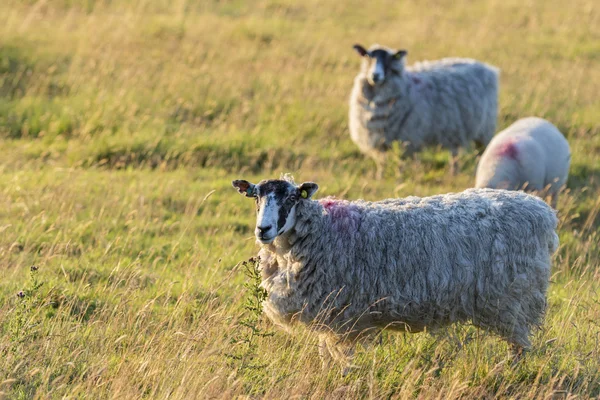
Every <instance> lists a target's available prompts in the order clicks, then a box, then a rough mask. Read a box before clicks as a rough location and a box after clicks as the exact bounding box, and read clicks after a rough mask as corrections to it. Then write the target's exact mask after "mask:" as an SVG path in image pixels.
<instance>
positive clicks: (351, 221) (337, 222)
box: [319, 197, 361, 232]
mask: <svg viewBox="0 0 600 400" xmlns="http://www.w3.org/2000/svg"><path fill="white" fill-rule="evenodd" d="M319 203H321V205H322V206H323V208H324V209H325V211H326V212H327V214H328V215H329V218H330V220H331V224H332V225H333V226H334V227H335V228H336V229H337V230H338V231H340V232H342V231H350V232H354V231H356V230H358V227H359V226H360V219H361V213H360V209H359V208H358V207H357V206H356V205H354V204H352V203H350V202H349V201H347V200H338V199H336V198H334V197H325V198H324V199H321V200H319Z"/></svg>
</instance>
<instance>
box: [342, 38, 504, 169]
mask: <svg viewBox="0 0 600 400" xmlns="http://www.w3.org/2000/svg"><path fill="white" fill-rule="evenodd" d="M354 49H355V50H356V51H357V52H358V54H359V55H361V56H362V60H363V61H362V67H361V71H360V73H359V74H358V75H357V76H356V78H355V79H354V87H353V89H352V93H351V95H350V112H349V125H350V136H351V138H352V140H353V141H354V142H355V143H356V144H357V145H358V147H359V148H360V150H361V151H362V152H363V153H365V154H367V155H369V156H371V157H373V158H374V159H375V162H376V163H377V165H378V173H379V175H380V174H381V172H382V168H383V163H384V160H385V152H386V151H387V150H388V149H389V148H390V147H391V145H392V143H393V142H400V144H401V145H402V146H403V147H404V149H405V152H406V153H407V154H412V153H414V152H417V151H420V150H421V149H423V148H424V147H428V146H436V145H441V146H442V147H444V148H446V149H448V150H450V152H451V154H452V157H451V164H450V169H451V171H452V172H453V173H455V172H456V170H457V169H456V156H457V154H458V150H459V148H462V147H466V146H468V145H469V143H470V142H475V143H476V144H477V145H478V146H479V147H480V148H485V147H486V146H487V144H488V143H489V141H490V140H491V139H492V136H494V133H495V131H496V119H497V115H498V86H499V84H498V75H499V71H498V69H497V68H495V67H492V66H490V65H487V64H484V63H481V62H478V61H476V60H472V59H466V58H445V59H441V60H438V61H429V62H428V61H425V62H421V63H417V64H415V65H412V66H409V67H406V66H405V59H406V55H407V52H406V51H405V50H394V49H390V48H387V47H383V46H379V45H373V46H371V47H370V48H369V49H368V50H367V49H365V48H364V47H362V46H361V45H359V44H357V45H355V46H354Z"/></svg>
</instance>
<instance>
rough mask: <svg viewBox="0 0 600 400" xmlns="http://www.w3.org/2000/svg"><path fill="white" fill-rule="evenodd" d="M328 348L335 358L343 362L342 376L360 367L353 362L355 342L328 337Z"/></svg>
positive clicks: (340, 362) (338, 361)
mask: <svg viewBox="0 0 600 400" xmlns="http://www.w3.org/2000/svg"><path fill="white" fill-rule="evenodd" d="M326 341H327V348H328V349H329V351H330V353H331V356H332V357H333V359H334V360H335V361H336V362H337V363H339V364H341V366H342V376H346V375H348V374H349V373H351V372H352V371H354V370H357V369H358V367H357V366H355V365H354V364H352V360H353V359H354V344H353V343H346V342H343V341H340V340H339V338H336V337H327V338H326Z"/></svg>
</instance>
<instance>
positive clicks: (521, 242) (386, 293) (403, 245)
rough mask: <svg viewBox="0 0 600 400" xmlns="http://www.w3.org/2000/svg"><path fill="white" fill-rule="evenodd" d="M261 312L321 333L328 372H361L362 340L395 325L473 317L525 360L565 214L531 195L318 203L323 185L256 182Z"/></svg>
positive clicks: (241, 186)
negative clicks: (263, 294) (355, 364)
mask: <svg viewBox="0 0 600 400" xmlns="http://www.w3.org/2000/svg"><path fill="white" fill-rule="evenodd" d="M232 184H233V186H234V187H235V188H236V189H237V190H238V192H239V193H241V194H243V195H245V196H247V197H251V198H254V199H255V201H256V207H257V208H256V209H257V219H256V228H255V231H254V233H255V236H256V240H257V242H258V244H259V245H260V247H261V249H260V251H259V254H258V255H259V259H260V264H259V269H260V270H261V275H262V284H261V285H262V287H264V288H265V289H266V291H267V293H268V297H267V299H266V300H265V302H264V303H263V311H264V312H265V314H266V315H267V316H268V318H269V319H270V320H271V321H273V322H274V323H275V324H276V325H279V326H280V327H282V328H284V329H286V330H291V328H292V326H293V324H294V323H295V322H300V323H302V324H305V325H307V326H309V327H310V328H311V329H313V330H314V331H316V333H317V334H318V336H319V354H320V356H321V359H322V361H323V365H324V367H325V366H327V365H329V363H330V361H335V362H337V363H339V364H341V365H342V367H343V371H344V372H347V371H349V370H351V369H352V364H351V360H352V354H353V349H354V345H355V344H356V343H357V341H359V340H361V339H365V340H368V339H369V338H370V337H372V335H371V334H372V333H375V332H378V331H379V330H381V329H385V328H389V329H395V330H399V331H408V332H419V331H423V330H425V329H427V330H431V329H435V328H441V327H444V326H447V325H450V324H452V323H455V322H470V323H472V324H473V325H475V326H478V327H480V328H483V329H485V330H488V331H490V332H493V333H496V334H498V335H499V336H501V337H502V338H504V339H505V340H506V341H507V342H508V343H510V344H511V345H512V348H513V350H514V351H515V352H516V353H518V354H520V353H521V352H522V351H523V350H524V349H527V348H529V346H530V341H529V335H530V330H531V329H532V328H533V327H536V326H539V325H540V324H541V322H542V319H543V316H544V312H545V308H546V290H547V288H548V282H549V278H550V263H551V261H550V258H551V255H552V254H553V253H554V251H555V250H556V248H557V247H558V236H557V234H556V231H555V230H556V226H557V218H556V215H555V212H554V210H552V209H551V208H550V207H549V206H548V205H547V204H546V203H545V202H543V201H542V200H541V199H539V198H537V197H535V196H531V195H529V194H526V193H523V192H516V191H507V190H493V189H468V190H466V191H464V192H462V193H458V194H446V195H438V196H433V197H424V198H419V197H407V198H404V199H388V200H383V201H378V202H368V201H363V200H358V201H352V202H350V201H346V200H341V199H335V198H331V197H327V198H324V199H321V200H318V201H317V200H313V199H312V196H313V195H314V193H315V192H316V191H317V189H318V185H317V184H316V183H313V182H305V183H302V184H300V185H296V184H295V183H294V181H293V178H291V177H290V176H284V177H283V179H279V180H276V179H273V180H263V181H261V182H259V183H258V184H252V183H250V182H248V181H246V180H235V181H233V182H232Z"/></svg>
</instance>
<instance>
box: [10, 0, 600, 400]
mask: <svg viewBox="0 0 600 400" xmlns="http://www.w3.org/2000/svg"><path fill="white" fill-rule="evenodd" d="M354 42H361V43H362V44H364V45H369V44H371V43H373V42H380V43H382V44H387V45H390V46H395V47H402V48H405V49H407V50H408V52H409V56H408V60H409V62H413V61H416V60H420V59H434V58H439V57H443V56H448V55H455V56H464V57H473V58H478V59H482V60H485V61H487V62H489V63H491V64H494V65H497V66H499V67H500V68H501V70H502V76H501V99H500V100H501V101H500V103H501V104H500V117H499V128H504V127H506V126H507V125H509V124H510V123H512V122H513V121H514V120H516V119H517V118H520V117H524V116H529V115H537V116H542V117H545V118H547V119H549V120H550V121H552V122H553V123H555V124H556V125H557V126H558V127H559V128H560V129H561V131H562V132H564V133H565V134H566V136H567V137H568V140H569V142H570V144H571V147H572V153H573V162H572V168H571V177H570V180H569V184H568V190H567V193H566V194H565V195H563V196H562V198H561V199H560V201H559V215H560V218H561V222H560V226H559V230H560V239H561V247H560V249H559V251H558V252H557V254H556V257H555V264H554V267H553V274H552V285H551V288H550V291H549V311H548V315H547V318H546V321H545V324H544V326H543V327H542V329H540V330H539V331H537V332H536V334H535V336H534V338H533V343H534V348H533V350H532V351H531V352H530V353H529V354H528V355H527V357H526V358H525V359H524V360H522V361H521V362H520V363H518V364H516V365H511V363H510V360H509V359H508V358H507V346H506V344H504V343H503V342H501V341H499V340H498V339H497V338H496V337H493V336H491V335H487V334H485V333H483V332H480V331H478V330H476V329H475V328H472V327H468V326H457V327H453V328H451V329H448V330H447V331H444V332H441V333H438V334H436V335H428V334H416V335H408V334H406V335H405V334H388V333H384V334H383V335H382V337H381V342H382V344H381V345H380V346H375V347H371V348H361V349H359V352H358V356H357V361H356V362H357V364H358V365H359V366H360V370H359V371H358V372H357V373H355V374H351V375H349V376H347V377H344V378H342V377H340V375H339V371H338V370H336V369H333V370H331V371H329V372H328V373H322V372H321V369H320V362H319V360H318V356H317V348H316V341H315V339H314V338H313V337H312V336H311V335H309V334H307V332H306V331H304V330H302V329H298V330H297V331H296V333H295V334H294V335H288V334H285V333H283V332H281V331H279V330H276V329H274V328H273V327H272V326H270V325H269V324H268V323H267V322H265V321H262V320H258V321H257V320H256V319H252V316H251V315H250V317H249V316H248V312H247V311H246V310H245V308H244V304H245V303H244V302H245V301H246V299H247V298H248V293H249V290H248V289H246V288H245V287H244V286H243V283H244V282H247V278H245V276H244V274H243V271H242V269H241V267H240V265H239V264H238V262H239V261H241V260H245V259H248V258H249V257H250V256H252V255H254V254H255V252H256V247H255V244H254V240H253V237H252V236H253V235H252V229H253V224H254V206H253V205H252V204H251V202H250V201H248V200H246V199H244V198H243V197H242V196H239V195H238V194H236V193H235V191H234V190H233V189H232V188H231V186H230V181H231V180H232V179H236V178H244V179H248V180H255V181H256V180H260V179H262V178H267V177H277V176H279V174H280V173H281V172H291V173H293V174H294V175H295V177H296V179H297V180H298V181H303V180H314V181H316V182H318V183H319V185H320V191H319V193H318V197H322V196H325V195H336V196H340V197H344V198H347V199H357V198H364V199H368V200H375V199H381V198H387V197H394V196H407V195H419V196H423V195H430V194H435V193H443V192H450V191H460V190H463V189H465V188H467V187H470V186H472V184H473V181H474V168H475V163H476V158H475V155H474V152H472V151H466V152H463V154H462V155H461V159H460V163H461V169H462V171H461V173H460V174H459V175H458V176H456V177H452V176H450V174H449V173H448V172H447V171H448V169H447V158H448V155H447V153H446V152H443V151H438V150H436V149H433V150H430V151H427V152H425V153H423V154H421V155H420V156H419V158H418V159H417V160H416V161H415V162H410V163H404V164H403V163H401V162H393V163H390V164H391V165H390V166H389V168H388V170H387V171H386V174H385V178H384V179H382V180H379V181H378V180H375V179H373V177H374V164H373V163H372V162H371V161H370V160H368V159H366V158H365V157H363V156H362V155H361V154H360V153H359V152H358V150H357V149H356V147H355V146H354V145H353V143H352V142H351V141H350V139H349V134H348V126H347V99H348V96H349V92H350V88H351V85H352V80H353V77H354V76H355V74H356V72H357V71H358V68H359V59H358V56H357V55H356V54H355V53H354V52H353V50H352V48H351V46H352V44H354ZM599 92H600V8H599V7H598V4H597V2H595V1H593V0H573V1H568V2H564V1H559V0H547V1H532V0H519V1H517V0H502V1H500V0H486V1H481V2H476V1H471V0H457V1H452V2H450V1H432V0H426V1H416V0H411V1H404V2H398V1H370V2H364V1H356V0H349V1H344V2H333V1H330V2H325V1H318V0H305V1H291V0H257V1H252V2H245V1H239V0H226V1H209V0H207V1H201V2H193V1H187V0H176V1H167V0H155V1H150V0H123V1H110V0H104V1H93V0H45V1H44V0H40V1H38V0H25V1H22V0H4V1H2V2H0V276H1V279H0V398H7V399H29V398H89V399H96V398H129V399H136V398H172V399H184V398H185V399H187V398H196V397H198V398H233V397H236V396H240V395H241V396H249V398H259V397H266V398H315V399H317V398H364V397H370V398H386V399H387V398H400V399H403V398H412V397H416V398H433V397H435V398H444V399H450V398H459V397H461V398H463V397H472V398H496V397H497V398H574V397H582V398H587V397H596V396H600V294H599V290H600V283H598V282H599V279H600V244H599V241H600V217H599V216H598V213H599V212H600V97H599V96H598V93H599ZM400 164H403V165H402V168H401V169H400V168H398V167H399V166H400ZM33 265H35V266H36V267H37V268H38V270H37V271H31V269H30V268H31V266H33ZM20 291H23V293H22V295H21V297H19V296H17V294H18V293H19V292H20ZM247 318H250V321H252V323H251V324H250V325H251V326H252V327H254V328H257V329H258V333H264V332H274V335H273V336H267V337H261V336H254V337H252V336H251V334H250V332H251V330H250V329H249V328H248V327H246V326H244V325H243V324H242V323H241V322H242V321H243V320H244V319H247ZM246 339H247V340H248V341H249V342H250V345H249V346H248V345H247V344H245V343H244V341H243V340H246ZM235 357H241V359H236V358H235Z"/></svg>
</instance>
